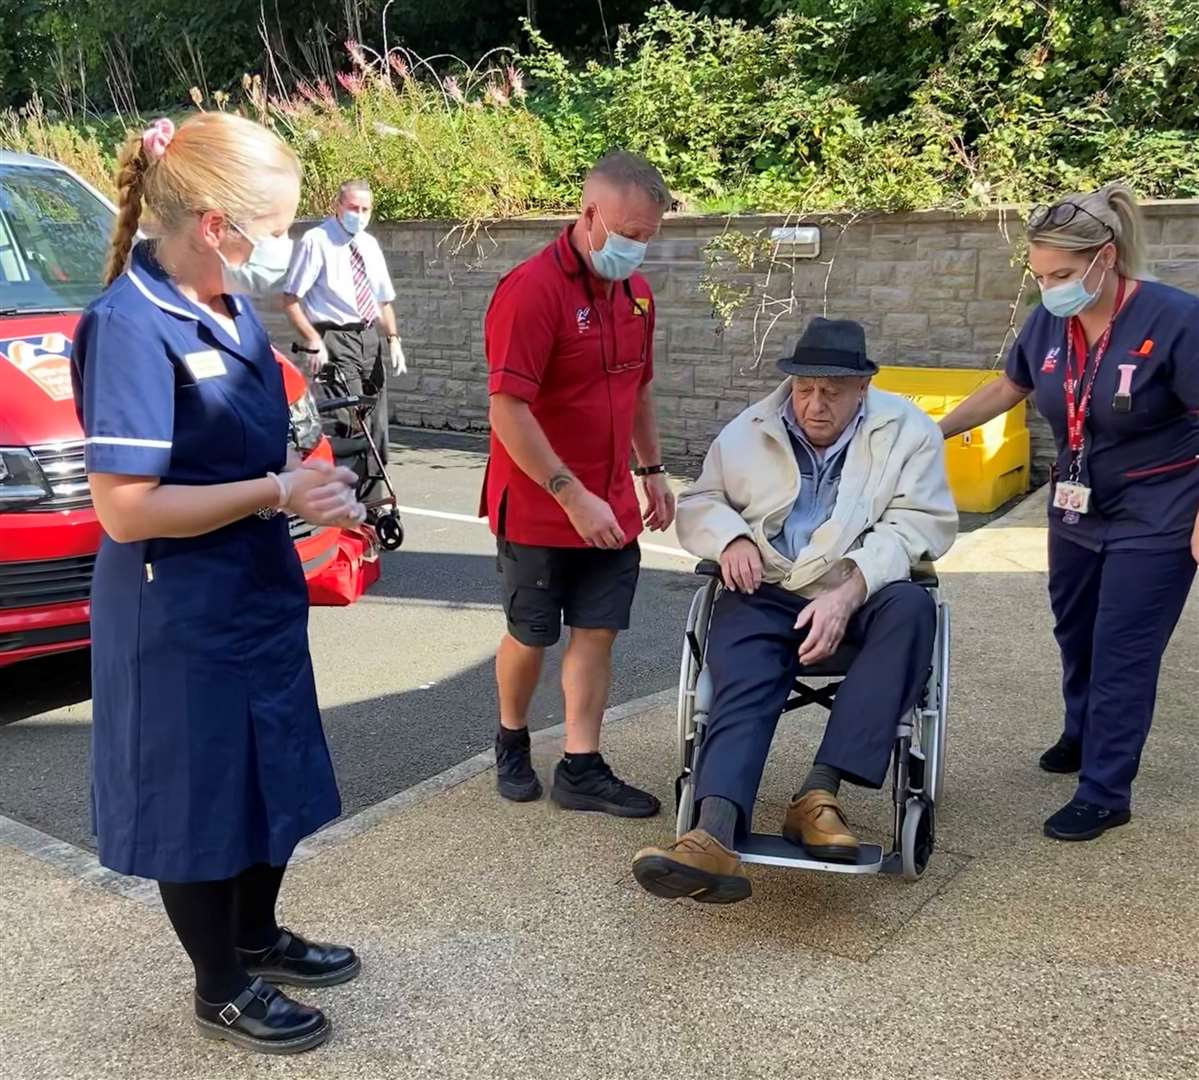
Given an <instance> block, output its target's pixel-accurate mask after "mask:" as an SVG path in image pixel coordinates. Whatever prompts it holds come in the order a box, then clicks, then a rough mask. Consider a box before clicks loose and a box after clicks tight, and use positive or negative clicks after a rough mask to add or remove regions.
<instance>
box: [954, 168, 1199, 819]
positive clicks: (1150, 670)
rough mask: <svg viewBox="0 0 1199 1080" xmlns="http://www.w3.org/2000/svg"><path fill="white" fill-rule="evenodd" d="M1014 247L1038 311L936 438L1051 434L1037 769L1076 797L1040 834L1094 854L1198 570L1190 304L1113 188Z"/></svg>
mask: <svg viewBox="0 0 1199 1080" xmlns="http://www.w3.org/2000/svg"><path fill="white" fill-rule="evenodd" d="M1028 239H1029V249H1028V266H1029V269H1030V271H1031V273H1032V275H1033V277H1034V278H1035V279H1036V281H1037V283H1038V285H1040V287H1041V300H1042V303H1041V306H1040V307H1038V308H1037V310H1036V311H1034V312H1033V313H1032V314H1031V315H1030V316H1029V318H1028V321H1027V322H1026V323H1025V325H1024V328H1023V330H1022V331H1021V332H1020V336H1019V338H1018V339H1017V341H1016V343H1015V345H1014V346H1013V348H1012V351H1011V354H1010V356H1009V357H1008V363H1007V370H1006V372H1005V376H1004V377H1003V378H1001V379H998V380H996V381H995V382H992V383H990V384H988V385H987V386H985V387H984V388H982V389H981V390H979V391H978V392H977V393H975V394H974V395H972V396H971V397H970V398H968V399H967V400H966V401H965V402H963V403H962V405H961V406H960V407H959V408H957V409H955V410H954V411H953V412H952V413H950V414H949V416H947V417H946V418H945V419H944V420H943V421H942V422H941V427H942V430H943V431H944V433H945V436H946V438H949V437H951V436H953V435H957V434H959V433H961V432H963V431H968V430H969V429H970V428H973V427H975V426H976V425H978V424H982V423H985V422H986V421H988V420H990V419H992V418H993V417H995V416H998V415H999V414H1000V413H1002V412H1005V411H1006V410H1007V409H1010V408H1011V407H1012V406H1013V405H1015V404H1017V403H1018V402H1020V401H1023V400H1024V399H1025V398H1026V397H1028V396H1029V395H1030V394H1032V395H1034V400H1035V401H1036V405H1037V408H1038V409H1039V410H1040V412H1041V414H1042V415H1043V416H1044V417H1045V418H1046V420H1047V421H1048V422H1049V425H1050V427H1051V428H1052V429H1053V434H1054V438H1055V440H1056V443H1057V463H1056V465H1055V467H1054V469H1053V475H1052V478H1051V480H1052V488H1051V490H1052V493H1053V494H1052V497H1051V500H1050V502H1051V506H1050V511H1049V595H1050V600H1051V602H1052V605H1053V612H1054V615H1055V617H1056V629H1055V633H1056V636H1057V640H1058V645H1059V646H1060V648H1061V654H1062V669H1063V680H1062V686H1063V694H1064V697H1065V706H1066V707H1065V714H1066V716H1065V730H1064V731H1063V732H1062V736H1061V738H1060V739H1059V740H1058V741H1057V743H1056V744H1055V745H1054V746H1052V747H1050V749H1049V750H1047V751H1046V752H1045V753H1044V754H1043V755H1042V756H1041V768H1043V769H1045V770H1047V771H1049V772H1057V773H1073V772H1078V773H1079V783H1078V790H1077V793H1076V794H1075V796H1074V798H1073V799H1072V800H1071V801H1070V802H1069V803H1068V804H1067V805H1066V806H1064V807H1063V808H1062V809H1061V810H1059V811H1058V812H1057V813H1056V814H1054V815H1053V816H1052V817H1051V818H1049V820H1048V821H1047V822H1046V823H1045V833H1046V835H1048V836H1051V837H1053V838H1054V839H1057V840H1091V839H1094V838H1095V837H1097V836H1099V835H1101V834H1102V833H1103V832H1105V831H1106V830H1107V829H1110V828H1113V827H1115V826H1117V825H1123V824H1125V823H1126V822H1127V821H1128V820H1129V819H1130V816H1131V815H1130V810H1129V808H1130V804H1131V792H1132V781H1133V778H1134V777H1135V776H1136V774H1137V768H1138V766H1139V764H1140V760H1141V751H1142V749H1143V748H1144V745H1145V739H1146V737H1147V736H1148V734H1149V725H1150V723H1151V721H1152V719H1153V707H1154V700H1155V698H1156V695H1157V679H1158V672H1159V670H1160V668H1161V660H1162V653H1163V652H1164V651H1165V648H1166V645H1167V643H1168V642H1169V640H1170V635H1171V634H1172V633H1173V632H1174V627H1175V626H1176V625H1177V623H1178V619H1179V616H1180V615H1181V613H1182V609H1183V606H1184V604H1185V603H1186V598H1187V593H1188V590H1189V589H1190V586H1191V582H1192V580H1193V579H1194V576H1195V564H1196V560H1197V559H1199V299H1197V298H1196V297H1193V296H1191V295H1190V294H1188V293H1185V292H1182V291H1180V290H1179V289H1175V288H1171V287H1170V286H1168V285H1163V284H1161V283H1159V282H1156V281H1149V280H1146V279H1145V278H1144V277H1143V276H1142V260H1143V255H1142V247H1141V219H1140V212H1139V210H1138V208H1137V204H1136V201H1135V199H1134V198H1133V196H1132V194H1131V193H1130V192H1129V191H1128V190H1127V189H1126V188H1124V187H1120V186H1116V185H1113V186H1109V187H1106V188H1103V189H1102V190H1100V191H1097V192H1094V193H1092V194H1089V195H1085V194H1079V195H1071V196H1069V197H1068V198H1065V199H1063V200H1061V201H1060V202H1058V203H1055V204H1053V205H1052V206H1046V207H1039V208H1038V209H1036V210H1034V211H1033V213H1032V215H1031V216H1030V217H1029V221H1028Z"/></svg>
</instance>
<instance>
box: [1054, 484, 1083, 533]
mask: <svg viewBox="0 0 1199 1080" xmlns="http://www.w3.org/2000/svg"><path fill="white" fill-rule="evenodd" d="M1053 505H1054V506H1056V507H1057V508H1058V509H1059V510H1065V511H1066V524H1068V525H1076V524H1077V523H1078V518H1079V515H1080V514H1085V513H1087V512H1088V511H1089V510H1090V509H1091V489H1090V488H1089V487H1087V486H1086V485H1085V484H1074V483H1071V482H1070V481H1068V480H1062V481H1060V482H1059V483H1058V485H1057V487H1056V488H1055V489H1054V492H1053Z"/></svg>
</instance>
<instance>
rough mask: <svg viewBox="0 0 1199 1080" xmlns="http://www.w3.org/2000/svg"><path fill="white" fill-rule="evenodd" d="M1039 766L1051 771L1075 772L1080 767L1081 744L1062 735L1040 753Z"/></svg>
mask: <svg viewBox="0 0 1199 1080" xmlns="http://www.w3.org/2000/svg"><path fill="white" fill-rule="evenodd" d="M1041 768H1042V769H1044V770H1045V771H1046V772H1051V773H1076V772H1078V770H1079V769H1081V768H1082V744H1081V743H1079V742H1076V741H1075V740H1074V739H1067V738H1066V736H1065V735H1063V736H1062V737H1061V738H1060V739H1058V741H1057V742H1055V743H1054V744H1053V745H1052V746H1051V747H1050V748H1049V749H1048V750H1046V751H1045V753H1043V754H1042V755H1041Z"/></svg>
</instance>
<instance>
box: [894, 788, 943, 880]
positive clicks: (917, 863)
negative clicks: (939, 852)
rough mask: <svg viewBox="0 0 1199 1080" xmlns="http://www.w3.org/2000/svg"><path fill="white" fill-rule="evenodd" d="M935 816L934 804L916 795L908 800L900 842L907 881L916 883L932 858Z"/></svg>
mask: <svg viewBox="0 0 1199 1080" xmlns="http://www.w3.org/2000/svg"><path fill="white" fill-rule="evenodd" d="M933 816H934V815H933V806H932V803H929V802H925V800H924V799H921V798H918V797H916V796H915V795H913V796H912V797H911V798H910V799H908V803H907V808H906V810H905V811H904V815H903V835H902V838H901V841H900V853H901V855H902V857H903V876H904V880H905V881H915V880H916V879H917V878H919V877H920V876H921V874H923V873H924V871H925V868H926V867H927V866H928V860H929V859H930V858H931V857H932V853H933V841H934V839H935V836H934V828H933Z"/></svg>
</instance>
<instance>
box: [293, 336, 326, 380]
mask: <svg viewBox="0 0 1199 1080" xmlns="http://www.w3.org/2000/svg"><path fill="white" fill-rule="evenodd" d="M304 347H305V348H306V349H312V348H315V349H316V352H306V353H300V354H299V355H301V356H306V357H308V370H309V372H310V373H311V374H313V375H319V374H320V373H321V370H322V369H323V368H324V366H325V365H326V364H327V363H328V362H329V350H328V349H326V348H325V343H324V342H323V341H321V342H311V341H310V342H307V343H306V344H305V346H304Z"/></svg>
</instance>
